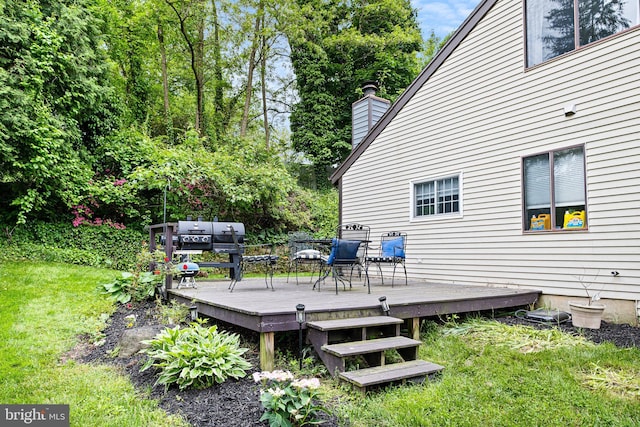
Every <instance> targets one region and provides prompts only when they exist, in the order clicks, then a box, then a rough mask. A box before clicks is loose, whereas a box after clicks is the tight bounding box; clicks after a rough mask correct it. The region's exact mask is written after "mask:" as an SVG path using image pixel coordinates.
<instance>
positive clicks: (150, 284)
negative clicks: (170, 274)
mask: <svg viewBox="0 0 640 427" xmlns="http://www.w3.org/2000/svg"><path fill="white" fill-rule="evenodd" d="M159 277H160V276H158V275H155V274H153V273H152V272H150V271H145V272H142V273H139V274H138V275H136V274H134V273H129V272H127V271H124V272H122V273H121V275H120V277H116V278H115V279H114V280H113V281H112V282H109V283H103V284H101V285H100V286H99V287H100V288H101V290H102V292H103V293H105V294H108V295H109V296H110V297H111V298H112V299H113V300H115V301H117V302H119V303H121V304H126V303H128V302H129V301H131V300H132V299H133V300H134V301H136V302H139V301H142V300H144V299H146V298H151V297H153V295H154V293H155V290H156V284H157V283H158V281H159Z"/></svg>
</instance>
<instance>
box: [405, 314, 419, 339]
mask: <svg viewBox="0 0 640 427" xmlns="http://www.w3.org/2000/svg"><path fill="white" fill-rule="evenodd" d="M407 323H408V325H407V326H408V328H409V338H413V339H414V340H418V341H420V318H419V317H410V318H409V319H407Z"/></svg>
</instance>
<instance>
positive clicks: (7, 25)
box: [0, 0, 121, 222]
mask: <svg viewBox="0 0 640 427" xmlns="http://www.w3.org/2000/svg"><path fill="white" fill-rule="evenodd" d="M1 7H2V13H0V163H1V164H2V168H1V171H0V191H2V194H3V197H2V201H0V212H2V213H3V214H5V218H4V219H5V220H11V221H16V220H17V221H18V222H24V221H26V219H27V218H28V217H34V216H37V215H41V216H47V217H48V216H51V215H56V216H57V215H58V213H59V212H60V209H61V208H65V207H66V208H69V207H70V206H72V205H73V204H75V203H77V201H78V200H79V198H80V195H81V193H82V191H83V189H84V188H86V187H87V185H88V182H89V179H90V178H91V177H92V171H91V163H92V156H93V155H94V153H95V151H96V149H97V147H99V145H100V140H101V138H102V137H103V136H104V135H105V134H107V133H109V132H110V131H112V130H113V129H115V128H117V126H118V125H119V112H120V111H121V108H120V104H118V103H117V102H116V101H115V99H116V97H115V91H114V90H113V88H112V87H111V82H110V79H109V76H108V70H109V65H110V63H109V61H108V58H107V57H106V56H105V55H104V49H103V40H102V38H101V33H100V29H101V26H100V24H101V22H100V20H99V19H97V17H96V16H95V15H94V14H93V12H92V11H91V10H90V9H89V8H88V7H87V5H86V4H85V2H83V1H81V0H80V1H79V0H75V1H55V2H53V1H52V2H49V1H41V2H36V1H33V2H24V1H18V0H9V1H6V2H4V4H3V6H1Z"/></svg>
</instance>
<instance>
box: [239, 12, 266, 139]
mask: <svg viewBox="0 0 640 427" xmlns="http://www.w3.org/2000/svg"><path fill="white" fill-rule="evenodd" d="M261 4H262V1H261V2H260V5H261ZM261 15H262V11H261V10H260V6H258V13H257V16H256V25H255V27H254V29H253V41H252V42H251V54H250V55H249V69H248V70H247V89H246V96H245V99H244V110H243V112H242V122H241V123H240V136H242V137H244V136H245V135H246V134H247V124H248V123H249V109H250V108H251V95H252V92H253V70H255V68H256V51H257V50H258V43H259V40H260V39H261V38H262V36H261V35H260V23H261Z"/></svg>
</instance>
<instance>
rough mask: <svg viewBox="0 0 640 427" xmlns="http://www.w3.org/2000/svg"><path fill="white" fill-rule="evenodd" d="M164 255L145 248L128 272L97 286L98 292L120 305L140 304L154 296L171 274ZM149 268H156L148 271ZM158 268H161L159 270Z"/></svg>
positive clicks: (170, 268)
mask: <svg viewBox="0 0 640 427" xmlns="http://www.w3.org/2000/svg"><path fill="white" fill-rule="evenodd" d="M166 260H168V258H166V254H165V253H163V252H161V251H155V252H154V253H150V252H149V250H148V249H147V248H146V247H143V248H142V250H141V251H140V252H139V253H138V254H137V255H136V262H135V264H134V265H133V268H132V269H131V271H130V272H122V273H121V277H117V278H116V279H114V280H113V281H112V282H108V283H103V284H101V285H99V287H98V288H99V290H100V291H102V292H104V293H105V294H107V295H109V296H110V297H111V298H112V299H114V300H115V301H118V302H119V303H121V304H124V303H128V302H129V301H131V300H133V301H135V302H140V301H143V300H145V299H149V298H152V297H153V296H154V295H155V291H156V287H157V286H158V284H160V283H163V281H164V278H165V276H166V275H167V274H173V273H174V271H173V265H172V264H171V263H167V262H165V261H166ZM151 266H155V267H157V268H156V269H155V270H154V271H149V268H150V267H151ZM160 266H161V267H162V268H160Z"/></svg>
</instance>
